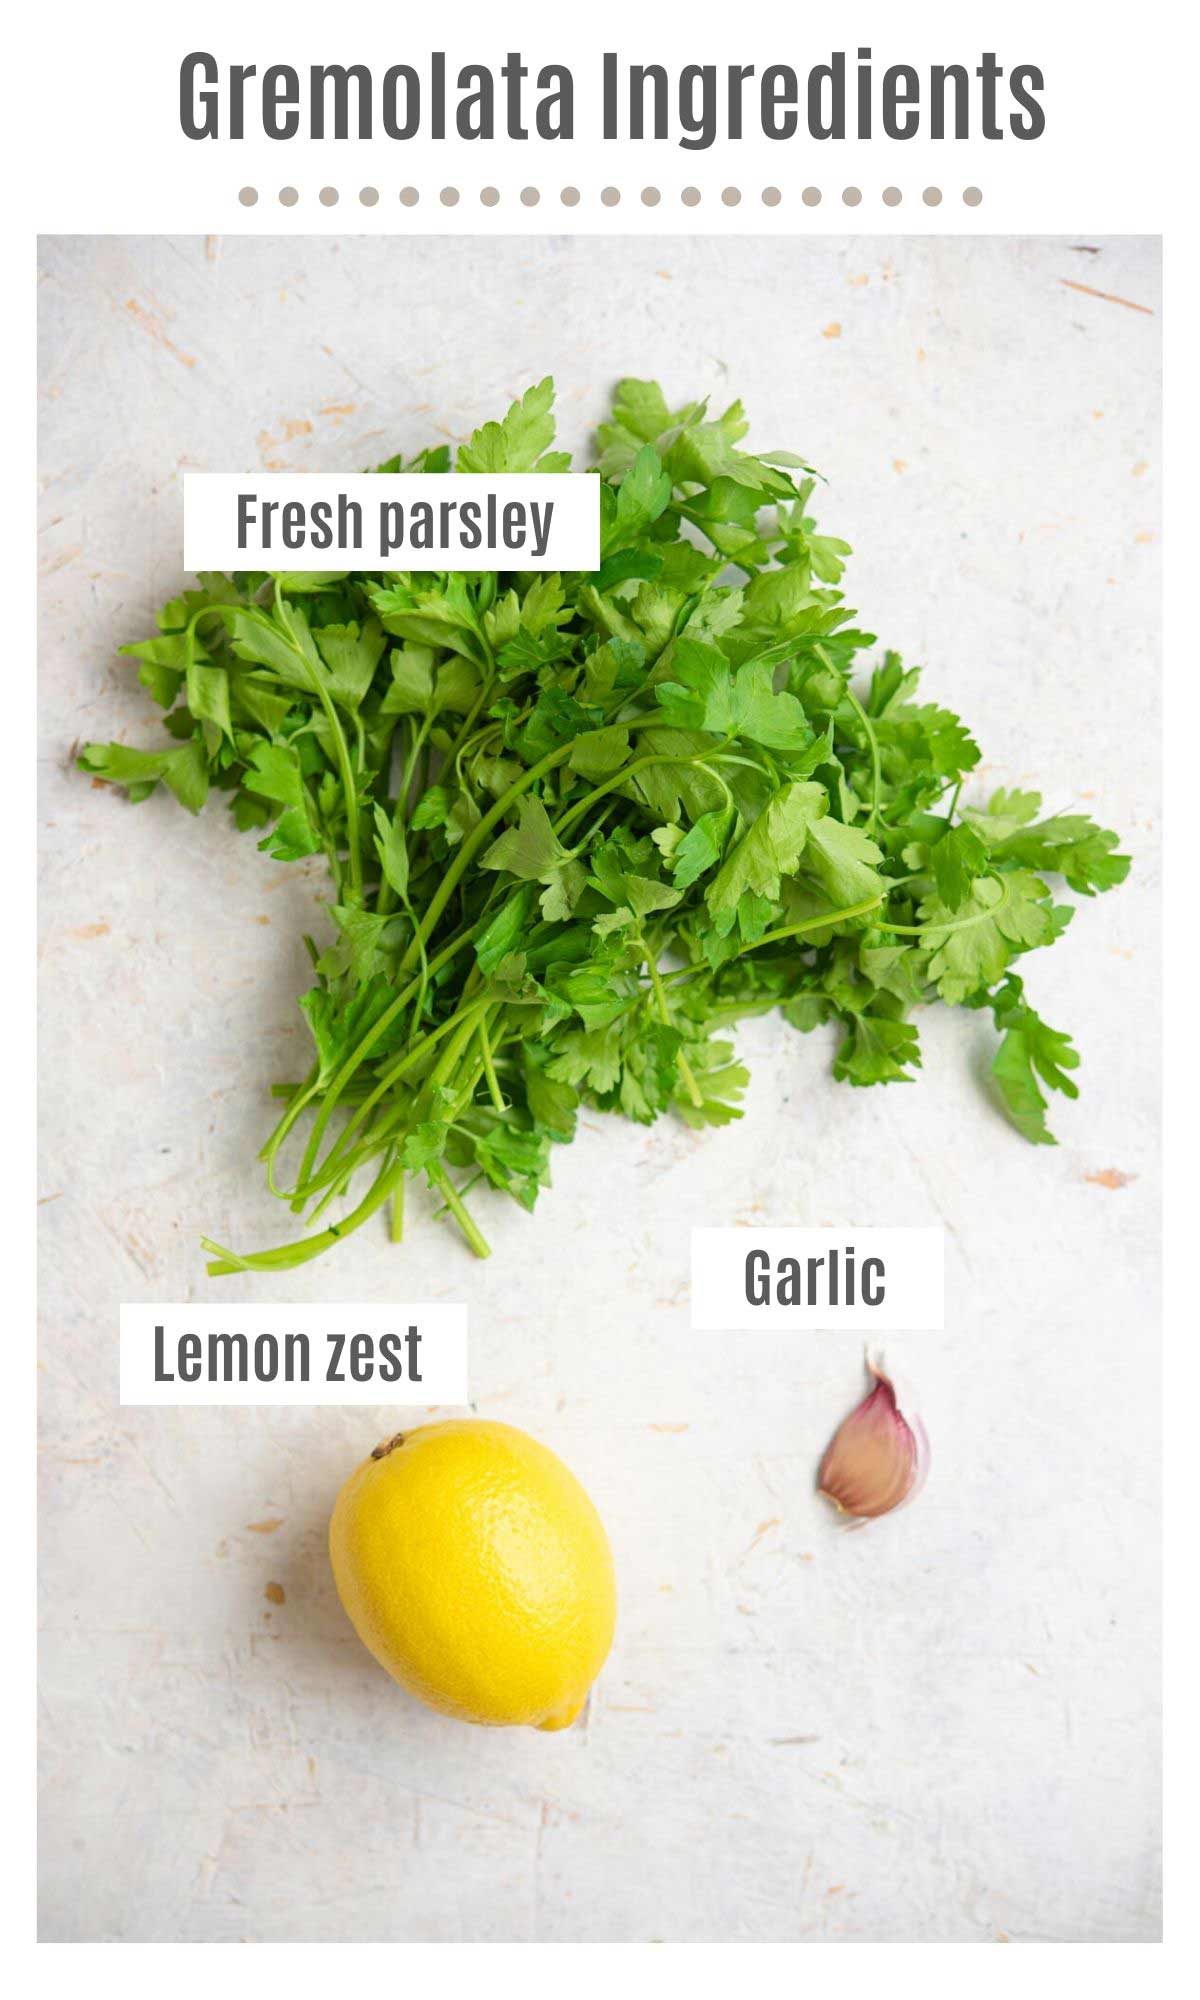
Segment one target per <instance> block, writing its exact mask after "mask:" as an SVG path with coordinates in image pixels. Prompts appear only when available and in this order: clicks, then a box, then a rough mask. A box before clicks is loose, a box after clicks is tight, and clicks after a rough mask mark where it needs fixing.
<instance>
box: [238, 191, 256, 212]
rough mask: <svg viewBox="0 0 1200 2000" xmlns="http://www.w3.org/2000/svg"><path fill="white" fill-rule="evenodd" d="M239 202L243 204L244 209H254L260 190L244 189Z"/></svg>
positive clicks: (239, 196)
mask: <svg viewBox="0 0 1200 2000" xmlns="http://www.w3.org/2000/svg"><path fill="white" fill-rule="evenodd" d="M238 200H239V201H240V202H241V204H242V207H243V208H253V207H254V204H255V202H256V201H257V200H258V189H257V188H243V189H242V191H241V193H240V194H239V195H238Z"/></svg>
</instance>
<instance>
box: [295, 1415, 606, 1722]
mask: <svg viewBox="0 0 1200 2000" xmlns="http://www.w3.org/2000/svg"><path fill="white" fill-rule="evenodd" d="M329 1554H330V1559H331V1561H332V1563H333V1574H334V1580H335V1582H336V1584H337V1589H338V1596H339V1597H340V1598H341V1600H342V1603H343V1605H344V1607H345V1609H346V1612H347V1614H348V1616H349V1618H350V1622H351V1624H352V1625H353V1626H354V1629H355V1631H356V1632H357V1633H358V1636H359V1638H360V1639H361V1640H362V1642H363V1644H364V1645H365V1646H366V1647H367V1648H368V1649H369V1650H370V1651H371V1652H372V1653H373V1654H374V1655H375V1658H376V1659H377V1660H378V1661H379V1664H380V1666H381V1667H386V1669H387V1671H388V1673H389V1674H391V1675H392V1677H393V1679H394V1680H397V1681H399V1683H400V1685H401V1687H403V1688H407V1689H408V1691H409V1693H410V1694H415V1695H417V1696H419V1698H420V1699H421V1700H422V1701H425V1702H428V1703H429V1705H430V1707H431V1708H437V1709H440V1710H441V1711H442V1713H443V1714H444V1715H453V1716H457V1717H458V1718H459V1719H460V1720H461V1721H464V1722H480V1723H491V1724H503V1723H518V1722H523V1723H529V1724H531V1725H532V1726H533V1727H534V1728H535V1729H565V1728H566V1727H567V1725H568V1723H571V1722H573V1721H574V1720H575V1717H576V1716H577V1715H578V1714H579V1711H580V1709H581V1708H582V1707H583V1704H584V1702H585V1700H586V1699H587V1693H588V1689H589V1688H590V1687H591V1685H592V1682H593V1681H594V1680H595V1678H596V1675H597V1674H598V1673H599V1671H600V1669H601V1667H602V1666H603V1664H604V1661H605V1659H606V1658H607V1655H608V1649H609V1647H610V1646H611V1644H612V1636H613V1626H614V1624H615V1620H616V1585H615V1580H614V1576H613V1562H612V1552H611V1550H610V1549H609V1546H608V1538H607V1536H606V1535H605V1532H604V1529H603V1527H602V1525H601V1522H600V1517H599V1515H598V1514H597V1512H596V1510H595V1508H594V1507H593V1505H592V1503H591V1501H590V1500H589V1499H588V1496H587V1494H586V1493H585V1492H584V1490H583V1488H582V1486H580V1484H579V1482H578V1480H577V1479H576V1478H575V1477H574V1475H573V1474H572V1473H570V1472H568V1470H567V1468H566V1466H565V1465H564V1464H563V1462H562V1460H561V1459H559V1458H556V1457H555V1455H554V1453H553V1452H552V1451H548V1450H547V1448H546V1446H545V1445H544V1444H539V1443H538V1442H537V1440H536V1438H531V1437H528V1436H527V1435H526V1433H525V1432H524V1431H519V1430H516V1429H514V1428H513V1426H512V1425H510V1424H497V1423H490V1422H485V1421H484V1420H483V1419H481V1418H455V1419H453V1420H452V1421H450V1422H447V1423H442V1424H427V1425H425V1426H423V1427H422V1428H421V1429H419V1430H413V1431H401V1432H400V1433H399V1434H398V1435H397V1436H396V1437H394V1438H390V1439H389V1440H388V1442H387V1443H386V1444H381V1445H379V1446H377V1448H376V1449H375V1451H373V1452H372V1454H371V1456H370V1458H368V1459H367V1460H366V1461H365V1463H364V1464H362V1465H360V1466H359V1468H358V1470H357V1472H353V1473H351V1475H350V1477H349V1479H348V1480H347V1481H346V1484H345V1485H344V1486H343V1488H342V1490H341V1492H340V1493H339V1494H338V1497H337V1501H336V1503H335V1505H334V1509H333V1519H332V1520H331V1522H330V1524H329Z"/></svg>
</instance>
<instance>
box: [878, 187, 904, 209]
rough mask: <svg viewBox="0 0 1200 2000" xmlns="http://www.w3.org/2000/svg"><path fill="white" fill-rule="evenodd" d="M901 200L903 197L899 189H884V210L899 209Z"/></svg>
mask: <svg viewBox="0 0 1200 2000" xmlns="http://www.w3.org/2000/svg"><path fill="white" fill-rule="evenodd" d="M903 199H904V196H903V195H902V194H901V192H900V190H899V188H884V190H883V203H884V207H885V208H899V206H900V203H901V202H902V201H903Z"/></svg>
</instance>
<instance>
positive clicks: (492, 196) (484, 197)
mask: <svg viewBox="0 0 1200 2000" xmlns="http://www.w3.org/2000/svg"><path fill="white" fill-rule="evenodd" d="M479 199H480V201H481V202H482V203H483V205H484V207H485V208H495V206H496V203H497V202H498V201H499V199H500V190H499V188H480V190H479Z"/></svg>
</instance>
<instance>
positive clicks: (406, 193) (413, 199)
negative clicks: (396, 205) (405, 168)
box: [400, 188, 421, 208]
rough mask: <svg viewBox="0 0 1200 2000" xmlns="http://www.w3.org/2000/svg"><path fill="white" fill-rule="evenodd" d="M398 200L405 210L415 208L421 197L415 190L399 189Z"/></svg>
mask: <svg viewBox="0 0 1200 2000" xmlns="http://www.w3.org/2000/svg"><path fill="white" fill-rule="evenodd" d="M400 199H401V201H402V202H403V204H404V206H405V208H415V207H416V205H417V203H418V202H419V201H420V199H421V197H420V195H419V194H418V193H417V190H416V188H401V190H400Z"/></svg>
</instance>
